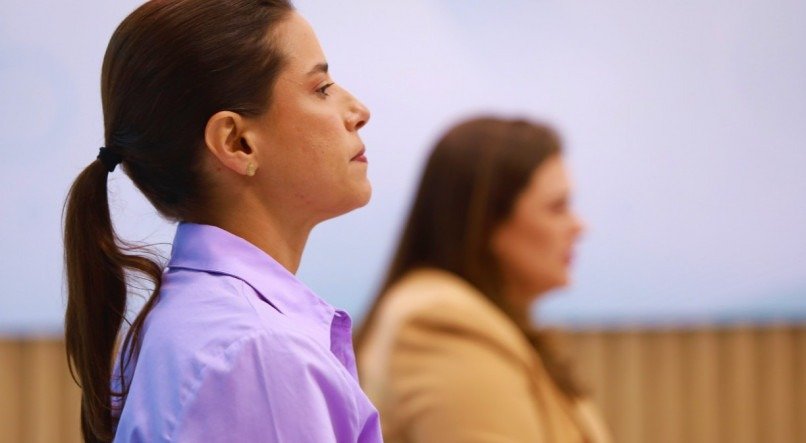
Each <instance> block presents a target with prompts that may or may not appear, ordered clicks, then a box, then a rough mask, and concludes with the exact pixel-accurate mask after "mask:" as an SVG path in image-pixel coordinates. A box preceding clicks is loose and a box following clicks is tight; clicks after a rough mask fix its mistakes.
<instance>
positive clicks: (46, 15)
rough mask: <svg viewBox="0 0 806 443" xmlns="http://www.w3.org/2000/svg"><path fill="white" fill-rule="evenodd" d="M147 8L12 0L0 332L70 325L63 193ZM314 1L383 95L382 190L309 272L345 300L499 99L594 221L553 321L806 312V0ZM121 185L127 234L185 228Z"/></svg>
mask: <svg viewBox="0 0 806 443" xmlns="http://www.w3.org/2000/svg"><path fill="white" fill-rule="evenodd" d="M137 4H139V1H128V0H127V1H115V2H108V1H102V0H86V1H80V2H79V1H74V0H60V1H58V2H57V1H54V0H49V1H46V0H26V1H22V0H0V11H2V13H0V154H1V155H2V156H1V157H0V158H2V161H0V260H2V261H0V281H2V282H3V283H4V284H3V287H2V290H0V333H15V332H58V331H60V329H61V316H62V312H63V298H62V297H63V295H62V267H61V254H62V251H61V248H60V216H61V208H62V202H63V199H64V196H65V193H66V191H67V189H68V187H69V185H70V183H71V181H72V180H73V179H74V178H75V176H76V175H77V174H78V172H79V171H80V169H81V168H83V167H84V166H86V164H88V163H89V162H90V161H91V160H92V159H93V158H94V156H95V155H96V153H97V148H98V147H99V146H100V145H101V144H102V143H103V137H102V134H103V131H102V127H101V123H102V119H101V113H100V97H99V87H98V84H99V72H100V64H101V58H102V56H103V51H104V49H105V47H106V43H107V41H108V39H109V36H110V35H111V33H112V31H113V30H114V27H115V26H116V25H117V24H118V23H119V22H120V20H121V19H122V18H123V17H124V16H125V15H126V14H127V13H128V12H130V11H131V10H132V9H133V8H134V7H135V6H136V5H137ZM297 6H298V7H299V9H300V10H301V11H302V13H303V14H304V15H305V16H306V17H308V18H309V19H310V21H311V22H312V23H313V25H314V28H315V29H316V30H317V32H318V33H319V36H320V39H321V40H322V42H323V46H324V48H325V51H326V53H327V54H328V58H329V61H330V63H331V66H332V70H333V73H334V76H335V79H336V80H337V81H339V82H340V83H342V84H343V85H345V86H346V87H347V88H348V89H350V90H351V91H352V92H353V93H354V94H355V95H356V96H358V97H359V98H361V99H362V100H363V101H364V102H365V103H366V104H367V105H368V106H369V107H370V108H371V109H372V111H373V118H372V121H371V122H370V124H369V125H368V126H367V127H366V128H365V130H364V131H363V133H364V140H365V142H366V144H367V147H368V154H369V160H370V178H371V180H372V181H373V185H374V191H375V192H374V196H373V200H372V202H371V203H370V204H369V206H368V207H366V208H364V209H361V210H359V211H356V212H354V213H351V214H349V215H347V216H345V217H342V218H340V219H337V220H333V221H331V222H328V223H325V224H323V225H322V226H320V227H319V228H317V230H315V231H314V233H313V235H312V237H311V240H310V242H309V245H308V249H307V251H306V255H305V257H304V260H303V265H302V269H301V272H300V276H301V278H302V279H303V280H304V281H306V282H307V283H308V284H309V285H310V286H311V287H312V288H314V289H315V290H316V291H317V292H318V293H319V294H320V295H322V296H323V297H324V298H326V299H327V300H329V301H330V302H331V303H333V304H336V305H339V306H343V307H345V308H347V309H348V310H350V311H351V312H352V313H353V314H355V315H356V316H360V314H361V313H362V312H363V309H364V307H365V306H366V303H367V300H368V297H369V296H370V295H371V294H372V291H373V289H374V287H375V285H376V284H377V283H378V280H379V278H380V277H379V276H380V274H381V273H382V271H383V269H384V267H385V264H386V261H387V259H388V255H389V254H390V251H391V248H392V246H393V243H394V239H395V237H396V234H397V231H398V229H399V227H400V224H401V223H402V217H403V216H404V214H405V212H406V210H407V207H408V204H409V198H410V196H411V193H412V191H413V188H414V186H415V183H416V180H417V179H418V177H419V171H420V167H421V163H422V161H423V158H424V156H425V154H426V152H427V149H428V147H429V146H430V144H431V143H432V142H433V141H434V140H435V138H436V137H437V136H438V135H439V134H440V132H441V131H442V130H443V129H444V128H445V127H446V126H447V125H448V124H450V123H452V122H454V121H456V120H457V119H458V118H461V117H463V116H466V115H469V114H474V113H478V112H496V113H503V114H506V115H527V116H531V117H535V118H543V119H547V120H548V121H550V122H552V123H554V124H555V125H556V126H557V127H558V128H559V129H560V130H561V131H562V133H563V134H564V135H565V139H566V141H567V145H568V151H569V155H568V159H569V163H570V165H571V168H572V170H573V173H574V176H575V177H576V183H577V187H578V193H577V207H578V209H579V211H580V212H581V213H582V214H583V215H584V216H585V217H586V219H587V221H588V223H589V225H591V227H592V229H591V231H590V232H589V233H588V235H587V237H586V238H585V240H584V242H583V243H582V245H581V248H580V250H579V254H578V257H579V261H578V266H577V270H576V271H577V272H576V283H575V285H574V286H573V288H571V289H570V290H568V291H564V292H563V293H562V294H557V295H555V296H552V297H550V298H549V299H547V300H546V301H545V303H543V304H542V305H541V309H542V312H541V315H542V317H543V320H544V321H546V322H551V323H565V324H569V323H570V324H574V325H590V324H612V323H625V322H626V323H630V324H635V323H650V324H657V323H659V322H661V323H680V322H685V323H688V322H700V321H705V322H710V321H734V320H747V319H750V320H755V321H766V320H769V319H784V318H785V319H795V320H797V319H801V320H802V319H804V318H806V260H805V259H804V258H803V257H804V256H806V228H805V227H806V204H804V203H805V202H806V174H804V173H803V167H804V165H806V149H804V140H805V139H806V26H803V23H804V20H806V3H804V2H801V1H790V0H775V1H761V0H733V1H727V0H712V1H708V2H693V1H684V2H679V1H676V2H673V1H655V2H639V1H634V0H621V1H609V2H582V1H566V2H559V1H542V0H541V1H527V0H510V1H496V2H492V1H480V0H462V1H459V0H411V1H406V2H392V1H388V2H387V1H370V0H358V1H349V2H334V1H331V0H299V1H298V2H297ZM111 180H112V182H111V183H112V186H111V187H112V189H113V193H114V197H113V200H112V205H113V207H114V211H115V213H116V216H117V218H116V222H117V223H118V226H119V229H120V230H121V232H123V233H124V235H125V236H126V237H127V238H131V239H141V240H147V241H152V242H169V241H170V239H171V236H172V230H173V228H172V227H171V226H170V225H167V224H165V223H164V222H162V221H160V220H159V219H158V218H157V217H156V216H155V215H154V213H153V210H151V209H150V208H149V207H148V205H147V204H146V203H145V202H144V201H143V199H142V198H140V197H139V196H138V195H137V194H136V193H135V192H134V191H133V189H132V186H131V184H130V182H129V180H128V178H126V177H125V176H124V175H123V174H122V173H120V172H119V171H118V172H116V173H115V174H114V175H113V176H112V178H111ZM166 251H167V249H166Z"/></svg>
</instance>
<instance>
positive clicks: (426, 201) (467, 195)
mask: <svg viewBox="0 0 806 443" xmlns="http://www.w3.org/2000/svg"><path fill="white" fill-rule="evenodd" d="M561 150H562V149H561V143H560V139H559V137H558V136H557V134H556V133H555V132H554V131H553V130H552V129H551V128H550V127H549V126H546V125H543V124H539V123H534V122H530V121H526V120H504V119H499V118H492V117H481V118H475V119H472V120H468V121H465V122H463V123H461V124H459V125H457V126H455V127H454V128H452V129H451V130H450V131H448V132H447V133H446V134H445V135H444V136H443V137H442V138H441V139H440V140H439V142H438V143H437V145H436V146H435V147H434V150H433V151H432V153H431V156H430V157H429V159H428V162H427V164H426V167H425V171H424V172H423V175H422V178H421V180H420V185H419V189H418V190H417V193H416V197H415V199H414V203H413V205H412V207H411V212H410V213H409V217H408V220H407V221H406V224H405V226H404V228H403V234H402V237H401V238H400V242H399V244H398V246H397V250H396V252H395V254H394V256H393V259H392V263H391V265H390V267H389V270H388V272H387V274H386V277H385V279H384V280H383V282H382V284H381V287H380V290H379V292H378V295H377V297H376V299H375V300H374V302H373V304H372V305H371V306H370V308H369V310H368V313H367V315H366V317H365V320H364V322H363V324H362V327H361V328H360V329H359V330H358V332H357V334H356V346H357V347H359V348H360V347H361V346H362V345H363V344H364V341H365V338H366V337H367V334H368V331H369V330H370V329H371V328H372V326H373V321H374V319H375V317H376V313H377V311H378V306H379V305H380V304H381V302H382V301H383V299H384V297H385V295H386V294H388V292H389V289H390V288H391V287H392V286H393V285H394V284H395V283H396V282H397V281H398V280H400V279H401V278H402V277H403V276H404V275H405V274H406V273H408V272H409V271H412V270H414V269H416V268H423V267H431V268H438V269H442V270H445V271H448V272H450V273H453V274H455V275H457V276H459V277H461V278H463V279H464V280H466V281H467V282H469V283H470V284H471V285H473V286H474V287H475V288H476V289H478V290H479V291H480V292H481V293H482V294H484V295H485V296H486V297H487V298H488V299H489V300H490V301H492V302H493V303H494V304H495V305H496V306H497V307H498V308H499V309H501V310H502V311H503V312H504V313H505V314H506V315H507V316H509V317H510V318H511V319H512V320H513V321H514V322H515V323H516V324H517V325H518V327H519V328H520V329H521V331H522V332H523V334H524V336H525V337H526V338H527V339H528V340H529V342H530V343H531V344H532V346H533V347H534V348H535V350H536V351H537V352H538V355H540V357H541V359H542V360H543V362H544V364H545V366H546V369H547V370H548V372H549V374H550V375H551V376H552V378H553V379H554V380H555V382H556V383H557V385H558V386H559V387H560V389H561V390H562V391H563V392H565V393H566V394H568V395H569V396H571V397H578V396H580V395H581V394H583V392H582V390H581V389H580V388H579V386H578V384H577V383H576V382H575V381H574V380H573V377H572V375H571V372H570V370H569V367H568V365H567V364H566V363H565V362H564V361H563V360H562V359H561V358H560V357H559V354H558V353H557V352H556V351H555V350H554V347H555V346H554V345H553V344H552V342H553V340H551V339H549V336H548V334H545V333H541V332H539V331H538V330H537V329H535V328H533V327H532V326H531V323H530V321H529V313H528V312H519V311H518V310H516V309H515V308H514V307H513V306H512V305H511V304H510V303H508V302H507V300H506V298H505V296H504V294H503V288H504V281H503V277H502V273H501V269H500V267H499V263H498V261H497V260H496V258H495V257H494V255H493V253H492V250H491V246H490V243H491V241H490V239H491V238H492V235H493V231H494V230H495V228H496V227H497V226H499V225H500V224H501V223H502V222H503V221H504V220H505V219H507V217H509V215H510V213H511V212H512V210H513V206H514V204H515V201H516V199H517V197H518V196H519V195H520V194H521V193H522V192H523V191H524V189H525V188H526V187H527V185H528V183H529V182H530V180H531V178H532V175H533V174H534V172H535V170H536V169H537V168H538V167H539V166H540V165H541V164H543V162H544V161H546V160H547V159H549V158H551V157H554V156H557V155H560V154H561Z"/></svg>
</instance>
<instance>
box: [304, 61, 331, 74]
mask: <svg viewBox="0 0 806 443" xmlns="http://www.w3.org/2000/svg"><path fill="white" fill-rule="evenodd" d="M327 70H328V65H327V62H322V63H317V64H316V66H314V67H313V69H311V70H310V71H308V74H307V75H313V74H318V73H320V72H322V73H325V74H327Z"/></svg>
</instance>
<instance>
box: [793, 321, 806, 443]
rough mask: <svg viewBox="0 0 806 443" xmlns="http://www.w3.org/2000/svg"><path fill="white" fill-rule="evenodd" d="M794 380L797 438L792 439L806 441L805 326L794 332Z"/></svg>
mask: <svg viewBox="0 0 806 443" xmlns="http://www.w3.org/2000/svg"><path fill="white" fill-rule="evenodd" d="M795 341H796V343H795V350H796V354H797V355H796V356H795V380H794V383H793V384H794V386H793V387H794V391H795V401H796V402H797V406H796V407H795V412H796V422H797V429H796V430H795V431H796V434H797V438H796V439H795V440H794V441H797V442H805V441H806V419H804V416H806V327H801V328H798V329H797V331H796V332H795Z"/></svg>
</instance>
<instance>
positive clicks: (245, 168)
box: [204, 111, 257, 175]
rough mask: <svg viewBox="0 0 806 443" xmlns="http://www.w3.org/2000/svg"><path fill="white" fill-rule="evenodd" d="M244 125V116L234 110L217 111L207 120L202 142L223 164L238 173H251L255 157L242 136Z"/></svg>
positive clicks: (254, 166)
mask: <svg viewBox="0 0 806 443" xmlns="http://www.w3.org/2000/svg"><path fill="white" fill-rule="evenodd" d="M245 125H246V121H245V120H244V118H243V117H241V116H240V115H239V114H237V113H235V112H231V111H220V112H217V113H215V114H213V116H212V117H210V119H209V120H207V126H206V127H205V128H204V142H205V145H206V146H207V149H208V150H209V151H210V152H211V153H212V154H213V156H214V157H215V158H216V159H218V161H219V162H220V163H221V164H222V165H223V166H225V167H226V168H228V169H230V170H232V171H233V172H235V173H237V174H240V175H253V174H254V172H255V169H256V168H257V159H256V158H255V152H254V149H252V147H251V146H250V145H249V143H248V142H247V141H246V139H245V138H244V130H245Z"/></svg>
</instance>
